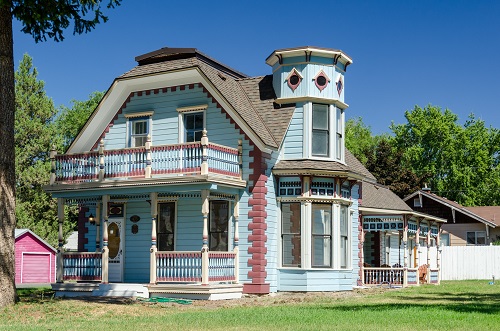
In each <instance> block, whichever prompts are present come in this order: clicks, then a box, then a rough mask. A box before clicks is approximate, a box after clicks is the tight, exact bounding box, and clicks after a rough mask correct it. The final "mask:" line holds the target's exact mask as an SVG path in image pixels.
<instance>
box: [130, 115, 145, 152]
mask: <svg viewBox="0 0 500 331" xmlns="http://www.w3.org/2000/svg"><path fill="white" fill-rule="evenodd" d="M129 123H130V131H129V132H130V140H129V146H130V147H141V146H145V145H146V140H147V139H148V135H149V117H137V118H132V119H130V121H129Z"/></svg>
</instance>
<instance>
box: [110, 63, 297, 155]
mask: <svg viewBox="0 0 500 331" xmlns="http://www.w3.org/2000/svg"><path fill="white" fill-rule="evenodd" d="M195 67H197V68H199V69H200V70H201V72H202V73H203V74H204V75H205V76H206V77H207V78H208V80H209V81H210V82H211V83H212V84H213V85H214V87H215V88H216V89H217V90H218V91H219V92H220V94H221V95H222V96H223V98H224V99H226V101H227V102H228V103H229V104H230V105H231V106H232V107H233V108H234V109H235V111H236V112H237V113H238V115H239V116H240V117H241V119H243V121H244V122H246V124H247V125H248V126H249V127H250V128H251V129H252V130H254V132H255V133H256V134H257V136H259V137H260V138H261V139H262V141H263V142H264V144H266V145H267V146H270V147H274V148H277V147H278V146H279V144H280V143H281V140H282V138H283V134H284V130H282V129H281V127H280V126H278V125H276V124H275V123H272V121H271V122H270V123H269V124H270V125H271V126H272V129H270V128H269V127H268V126H267V123H266V121H265V119H264V118H263V114H266V115H265V117H266V119H267V118H268V117H269V116H272V114H273V113H274V112H275V110H274V104H273V101H274V98H272V99H264V100H263V99H261V98H260V97H261V95H262V96H264V97H270V94H269V92H268V91H267V89H269V82H267V81H265V83H264V84H259V83H258V81H257V79H255V78H254V79H250V80H249V81H245V79H242V80H239V79H238V78H234V77H233V76H232V75H229V74H228V73H227V72H226V73H225V72H223V71H220V70H217V69H215V68H214V67H212V66H210V65H207V64H206V63H205V62H204V61H202V60H200V59H199V58H197V57H191V58H186V59H175V60H171V61H164V62H155V63H149V64H143V65H139V66H136V67H135V68H133V69H132V70H130V71H128V72H126V73H125V74H123V75H121V76H120V77H119V79H124V78H131V77H136V76H143V75H151V74H159V73H163V72H168V71H173V70H179V69H188V68H195ZM261 87H262V89H263V91H262V93H261V92H260V90H259V89H260V88H261ZM252 89H253V91H251V90H252ZM247 91H248V92H252V93H250V95H247ZM256 107H258V108H259V110H258V111H257V110H256ZM291 113H293V111H290V110H289V109H288V108H287V112H286V116H283V117H282V118H281V120H283V121H285V122H286V121H287V118H288V122H289V120H290V118H291ZM269 114H271V115H269ZM288 122H286V125H288Z"/></svg>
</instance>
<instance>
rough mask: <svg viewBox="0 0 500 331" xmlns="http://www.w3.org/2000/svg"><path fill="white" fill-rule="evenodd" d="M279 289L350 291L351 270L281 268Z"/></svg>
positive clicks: (293, 290)
mask: <svg viewBox="0 0 500 331" xmlns="http://www.w3.org/2000/svg"><path fill="white" fill-rule="evenodd" d="M278 276H279V286H278V291H290V292H305V291H349V290H352V287H353V282H352V271H351V270H324V269H322V270H303V269H279V271H278Z"/></svg>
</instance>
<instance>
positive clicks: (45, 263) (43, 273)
mask: <svg viewBox="0 0 500 331" xmlns="http://www.w3.org/2000/svg"><path fill="white" fill-rule="evenodd" d="M50 268H51V266H50V254H44V253H23V262H22V268H21V283H50Z"/></svg>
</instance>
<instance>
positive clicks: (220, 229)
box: [208, 200, 229, 252]
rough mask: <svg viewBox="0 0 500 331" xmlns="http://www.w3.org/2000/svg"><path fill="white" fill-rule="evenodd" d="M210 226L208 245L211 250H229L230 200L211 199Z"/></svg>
mask: <svg viewBox="0 0 500 331" xmlns="http://www.w3.org/2000/svg"><path fill="white" fill-rule="evenodd" d="M209 221H210V222H209V224H210V225H209V227H208V238H209V239H208V240H209V242H208V247H209V248H210V250H211V251H225V252H227V250H228V232H227V229H228V221H229V202H228V201H222V200H214V201H210V213H209Z"/></svg>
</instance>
